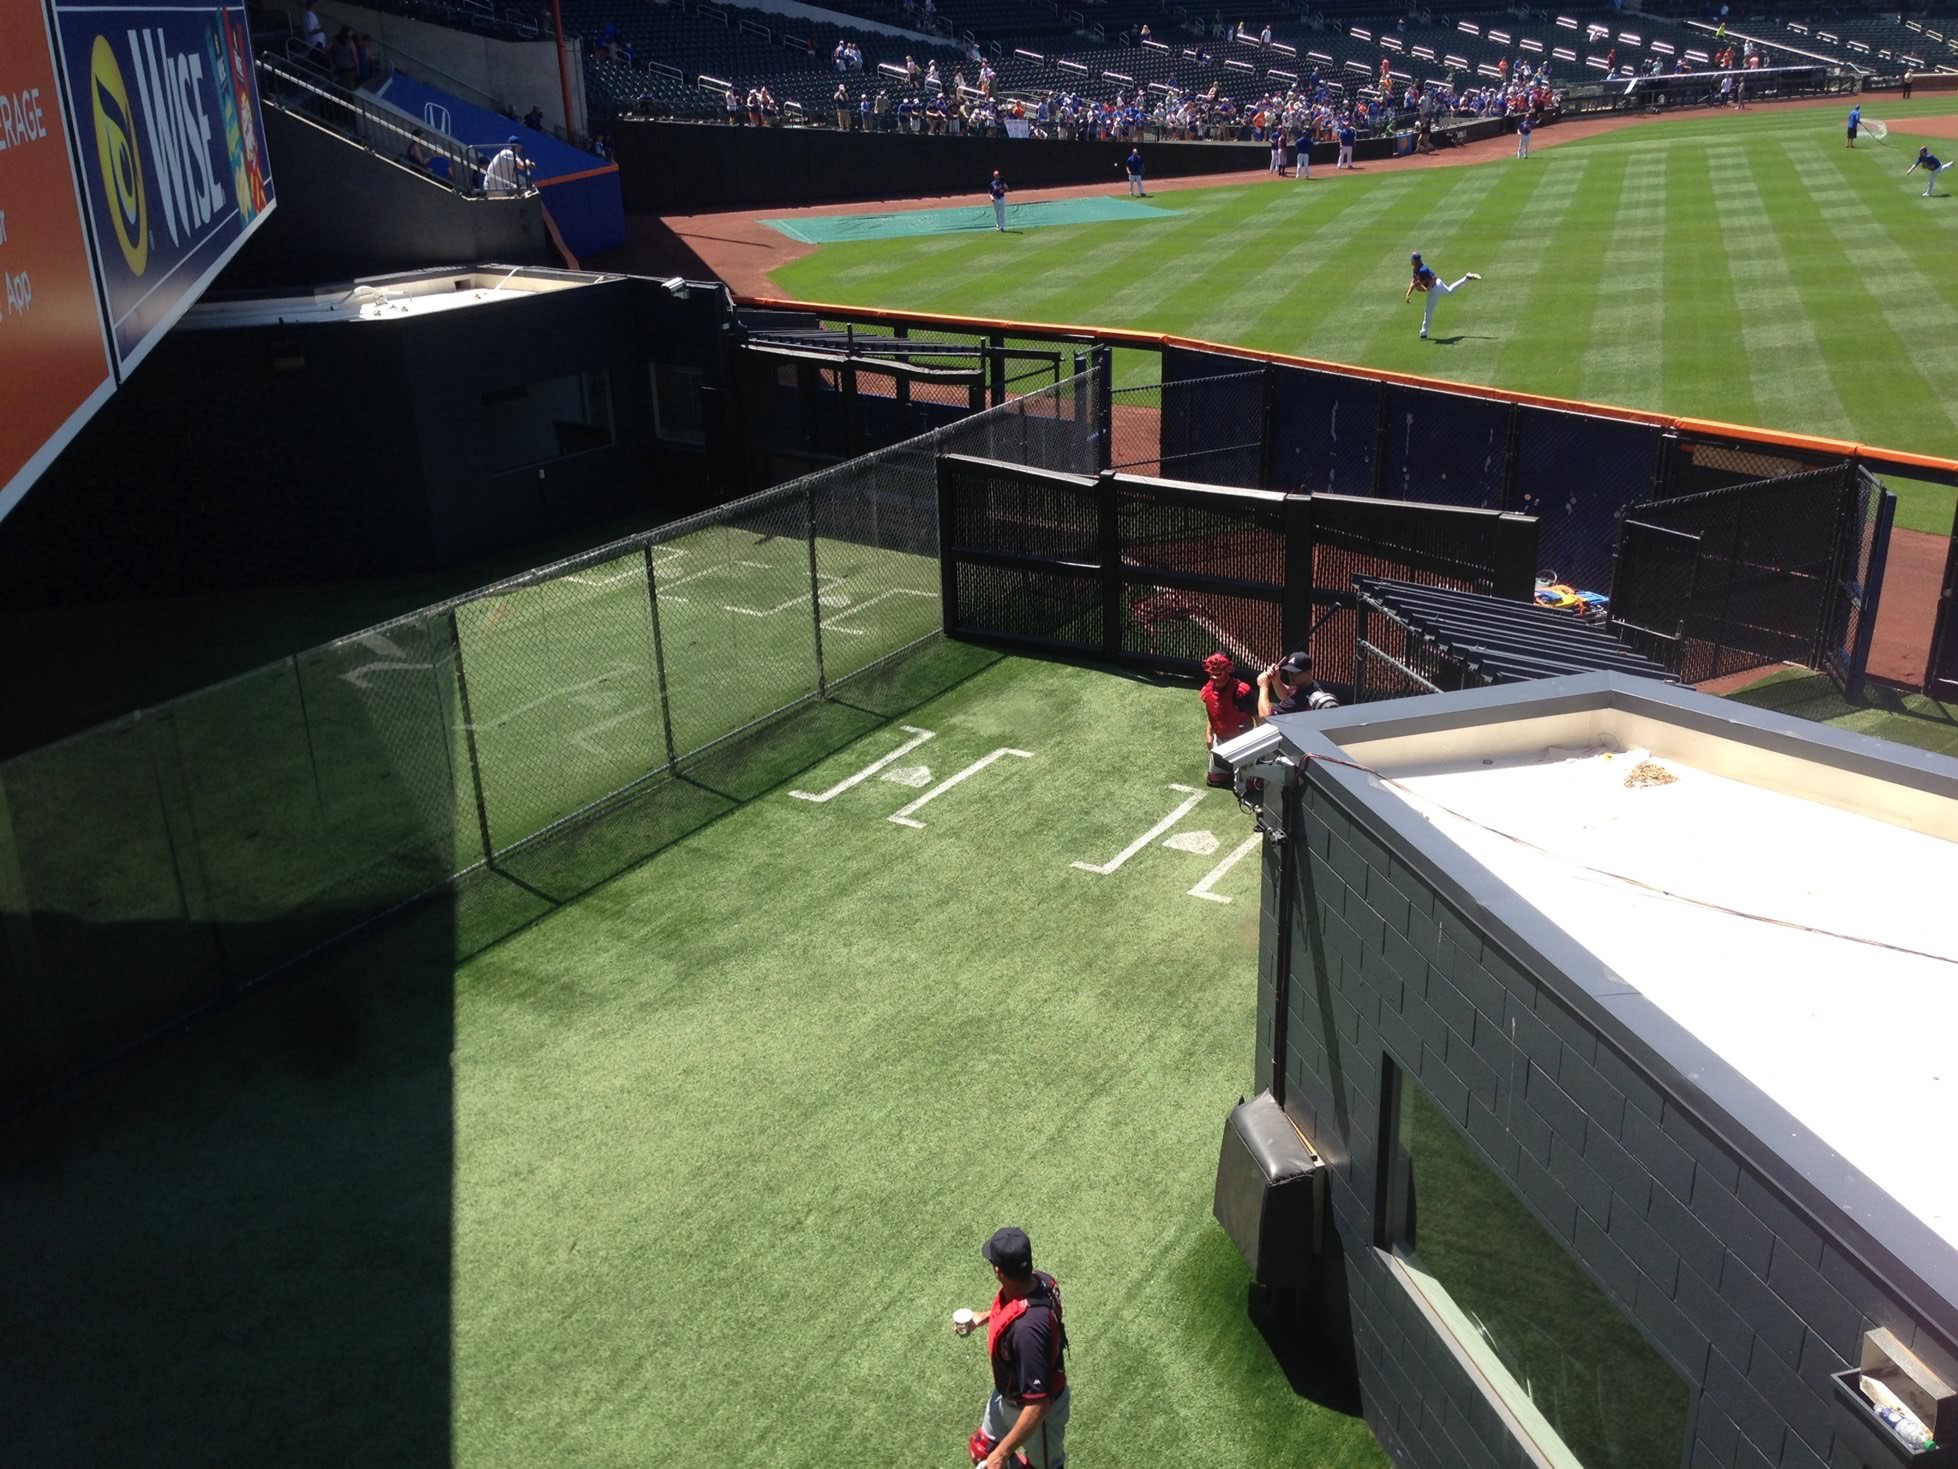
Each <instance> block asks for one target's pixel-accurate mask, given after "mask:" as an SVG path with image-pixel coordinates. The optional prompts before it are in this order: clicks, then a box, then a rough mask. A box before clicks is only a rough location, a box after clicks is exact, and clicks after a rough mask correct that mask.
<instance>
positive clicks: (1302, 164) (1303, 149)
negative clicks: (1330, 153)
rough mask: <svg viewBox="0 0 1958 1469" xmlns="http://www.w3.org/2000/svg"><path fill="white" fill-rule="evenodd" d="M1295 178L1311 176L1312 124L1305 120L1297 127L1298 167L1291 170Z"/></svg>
mask: <svg viewBox="0 0 1958 1469" xmlns="http://www.w3.org/2000/svg"><path fill="white" fill-rule="evenodd" d="M1292 177H1293V178H1295V179H1309V178H1311V177H1312V124H1311V123H1310V122H1306V123H1303V124H1301V125H1300V127H1299V137H1298V167H1297V168H1295V169H1293V170H1292Z"/></svg>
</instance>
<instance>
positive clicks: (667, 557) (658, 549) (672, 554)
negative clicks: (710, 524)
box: [565, 546, 687, 587]
mask: <svg viewBox="0 0 1958 1469" xmlns="http://www.w3.org/2000/svg"><path fill="white" fill-rule="evenodd" d="M652 554H653V571H654V573H655V574H657V573H658V571H659V569H660V568H661V567H662V566H668V565H671V564H672V563H673V562H675V561H677V560H679V559H680V558H681V557H682V556H684V555H686V554H687V553H686V552H685V551H683V550H681V549H680V548H679V547H677V546H655V547H653V551H652ZM644 574H645V567H644V566H641V565H637V564H635V565H632V566H628V567H626V569H625V570H623V571H615V572H613V573H612V574H611V575H610V576H586V575H585V574H584V572H582V571H574V572H572V573H571V574H570V575H569V576H567V577H566V578H565V580H566V581H571V582H576V583H577V584H578V585H579V586H581V587H609V586H611V585H612V583H613V582H617V581H624V580H625V579H626V578H628V577H633V576H643V575H644Z"/></svg>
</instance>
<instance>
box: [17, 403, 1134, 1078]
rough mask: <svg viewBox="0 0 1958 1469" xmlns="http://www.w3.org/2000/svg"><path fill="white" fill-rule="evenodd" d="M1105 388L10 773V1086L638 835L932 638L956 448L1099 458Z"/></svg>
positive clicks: (808, 481) (57, 749)
mask: <svg viewBox="0 0 1958 1469" xmlns="http://www.w3.org/2000/svg"><path fill="white" fill-rule="evenodd" d="M1093 387H1094V384H1093V381H1092V379H1091V378H1084V379H1075V378H1068V379H1065V380H1063V381H1062V382H1061V383H1060V384H1059V385H1058V386H1054V387H1050V388H1048V389H1046V390H1045V391H1043V392H1041V393H1037V394H1031V395H1028V396H1027V397H1025V398H1021V399H1018V400H1015V401H1013V402H1010V403H1007V404H1005V405H1003V406H1001V407H999V408H997V409H993V410H990V411H988V412H985V413H982V414H978V415H974V416H973V417H970V418H967V419H965V420H962V421H961V422H959V423H957V424H955V425H953V426H951V427H950V428H948V429H944V430H940V431H938V432H936V433H934V434H932V435H928V436H925V437H924V438H922V439H918V440H914V441H910V442H907V443H903V444H898V445H894V446H892V447H890V448H888V449H885V450H883V451H881V452H879V453H877V454H874V455H871V456H868V457H866V458H863V459H859V460H855V461H852V462H850V463H847V464H844V465H840V466H837V467H835V468H832V469H827V470H824V471H822V472H820V473H817V474H814V475H810V476H807V477H805V478H803V479H800V480H796V481H794V482H792V483H789V484H786V485H783V486H780V487H778V488H776V489H773V490H768V491H764V492H763V493H762V494H760V495H755V496H751V497H749V498H748V499H746V500H742V501H737V502H735V503H733V504H731V505H727V506H724V507H721V508H720V509H717V510H713V511H710V512H707V513H706V514H703V515H698V516H694V517H692V518H690V519H688V520H683V521H679V522H676V523H674V524H672V525H668V526H664V527H662V528H660V529H659V530H656V531H652V532H649V533H646V534H643V535H639V536H635V537H632V538H631V539H629V540H625V541H621V542H617V543H615V544H612V545H608V546H605V547H602V548H599V549H596V550H593V551H591V552H587V553H585V554H582V555H580V556H577V557H574V558H571V559H569V560H566V561H563V562H559V563H556V564H554V565H551V566H547V567H542V568H539V569H537V570H535V571H532V572H529V573H526V574H524V575H522V576H519V577H514V578H511V579H509V580H507V581H504V582H501V583H498V584H497V585H495V586H492V587H488V588H484V589H483V590H481V591H478V592H475V593H471V594H470V595H468V596H466V597H463V598H460V599H458V600H456V601H454V602H452V603H447V604H444V605H442V606H439V607H435V608H431V609H429V610H427V611H425V612H421V613H418V614H416V615H414V616H412V617H406V618H402V619H400V620H398V621H395V622H392V623H388V624H386V625H384V626H381V627H377V628H373V629H370V630H368V631H367V632H364V633H361V634H359V635H358V636H355V637H350V638H346V639H342V640H340V641H338V642H334V643H331V644H327V645H325V646H322V647H318V648H313V649H309V650H308V651H306V652H303V653H300V654H298V655H296V656H294V657H291V658H286V659H282V660H280V661H279V662H277V663H275V664H271V665H269V666H267V667H264V668H261V669H258V670H256V671H254V672H251V673H248V674H246V675H244V676H242V677H239V678H236V679H233V680H231V681H229V682H227V683H223V684H219V685H217V686H214V687H212V688H209V689H205V690H203V691H201V692H199V693H196V694H192V695H189V696H187V697H185V698H182V699H178V700H176V701H173V702H172V703H170V704H167V705H164V706H161V707H159V708H155V709H150V710H145V711H143V712H142V713H141V714H140V715H136V716H133V717H130V718H127V719H123V720H119V721H117V722H115V723H113V724H109V725H105V726H102V727H100V728H97V729H94V730H90V731H87V732H85V733H83V734H80V735H77V736H75V737H73V738H71V739H68V740H65V741H63V742H61V743H59V744H56V745H52V746H49V747H46V748H44V749H41V750H37V751H33V752H30V753H27V754H24V755H21V756H18V757H16V758H14V759H12V760H9V761H7V762H6V763H5V764H4V765H0V1037H4V1040H0V1063H4V1067H5V1069H4V1071H0V1106H6V1105H8V1104H11V1103H16V1102H18V1101H20V1100H22V1099H24V1098H26V1097H29V1096H31V1095H33V1094H35V1093H37V1092H39V1091H42V1090H44V1089H45V1088H47V1087H48V1086H49V1085H51V1084H53V1083H54V1082H56V1081H58V1080H59V1079H61V1078H62V1077H65V1076H68V1075H72V1074H73V1073H74V1072H76V1071H77V1070H79V1069H80V1068H83V1067H85V1066H87V1065H89V1064H91V1063H93V1062H95V1061H98V1060H100V1059H102V1058H104V1057H106V1056H109V1055H111V1054H113V1053H115V1052H116V1051H118V1050H120V1049H122V1048H124V1047H126V1046H128V1045H130V1044H132V1043H134V1042H136V1041H138V1040H140V1039H142V1038H143V1037H145V1036H147V1035H149V1034H151V1033H153V1032H155V1031H157V1030H159V1029H161V1028H163V1027H165V1026H168V1025H170V1024H172V1023H174V1022H177V1021H179V1020H181V1019H183V1018H184V1017H185V1016H187V1015H189V1014H190V1013H192V1012H194V1011H196V1010H197V1009H199V1008H200V1007H203V1006H205V1005H208V1004H210V1003H212V1002H214V1001H216V1000H218V999H220V998H222V997H223V996H225V995H227V994H229V993H231V992H234V991H236V990H238V989H239V988H241V987H243V986H246V985H249V984H251V983H252V982H254V981H255V980H257V979H259V978H261V977H263V976H264V975H266V974H268V973H270V972H272V971H274V970H276V969H278V968H280V967H282V966H284V965H287V964H289V963H291V962H293V961H294V960H296V959H299V958H301V957H303V956H304V955H306V954H307V953H309V952H311V951H312V950H314V949H316V948H318V947H319V946H321V945H322V944H325V943H327V942H329V941H330V940H332V939H334V938H336V937H338V936H341V935H344V934H347V933H349V932H351V931H353V930H356V929H358V928H360V927H362V926H363V925H365V924H367V923H370V922H371V921H373V920H374V919H376V918H378V917H380V916H381V915H383V914H386V913H388V912H390V911H392V910H394V909H397V908H399V907H401V906H403V905H404V904H407V903H409V902H411V901H413V900H414V899H416V898H418V897H420V896H423V895H426V894H428V893H430V892H432V891H434V890H436V889H439V888H441V887H442V886H443V885H444V884H447V883H450V882H451V881H452V880H453V879H456V878H458V877H461V876H464V875H473V874H476V873H478V872H480V871H483V870H488V871H490V872H494V873H511V872H516V871H518V870H519V866H521V865H523V864H529V865H530V866H533V867H535V866H538V865H540V864H538V863H537V861H536V858H537V856H538V854H539V853H540V852H542V851H544V850H545V844H544V839H545V838H546V837H551V838H553V844H552V848H553V849H555V839H556V838H557V837H559V836H560V835H562V837H563V839H564V840H565V841H566V842H567V843H582V844H585V845H588V846H589V845H592V844H594V843H597V844H598V845H605V846H607V849H608V850H607V854H606V860H613V858H615V857H616V859H617V861H618V863H619V865H623V863H625V862H629V861H631V860H636V858H637V857H638V856H643V855H644V851H643V850H639V851H634V850H628V848H629V847H630V846H631V842H632V841H633V840H637V839H638V838H637V837H636V836H633V837H625V838H618V839H613V838H610V837H608V838H605V839H604V840H603V841H602V842H600V841H599V840H598V838H597V837H596V836H595V835H594V834H595V833H597V832H599V831H600V830H602V829H613V828H618V827H619V826H620V823H611V822H607V823H594V822H593V821H592V818H594V817H596V816H598V815H601V814H605V813H611V812H622V811H624V810H625V809H626V808H628V807H629V806H633V803H637V802H640V801H641V800H642V798H645V797H646V796H647V795H648V793H651V792H655V791H660V790H667V789H672V790H676V791H678V790H684V789H688V787H687V784H686V782H676V781H675V780H674V779H673V777H675V776H676V775H678V774H680V773H689V774H691V773H694V772H697V771H700V770H705V769H707V768H708V767H709V764H710V762H719V761H721V760H722V752H725V751H728V750H732V749H734V748H736V746H735V744H734V743H733V742H734V741H735V740H736V737H738V736H741V735H743V734H744V733H747V732H749V731H754V730H757V729H759V728H761V727H763V726H770V725H772V723H773V722H774V721H775V720H777V719H778V718H780V717H781V716H784V715H786V714H788V713H790V712H791V711H794V710H796V709H798V708H800V707H802V706H805V705H808V704H810V703H811V702H812V701H814V700H816V699H818V698H819V697H820V696H821V695H823V694H825V693H833V692H836V691H837V690H838V689H839V688H845V689H847V688H849V687H851V686H852V685H853V683H854V681H855V680H857V679H858V678H860V677H866V678H867V677H869V676H871V675H873V674H874V672H875V671H876V670H878V669H879V668H882V667H884V666H885V665H888V664H890V663H892V661H893V660H894V659H896V658H897V657H898V656H899V655H900V654H902V653H903V652H904V651H905V650H907V649H909V648H911V647H913V646H915V645H917V644H918V643H919V642H921V641H923V640H925V639H927V638H931V637H933V636H936V635H937V634H938V632H939V631H940V629H941V627H942V625H943V622H942V610H941V579H940V571H939V560H938V547H939V526H938V500H937V490H936V461H937V457H938V455H939V454H940V453H943V452H948V451H960V450H969V451H972V452H976V453H981V454H984V455H987V456H989V457H992V458H998V459H1006V460H1009V461H1014V462H1019V463H1025V464H1033V465H1038V466H1047V467H1052V468H1055V469H1088V470H1092V469H1093V468H1094V467H1095V466H1096V464H1097V462H1098V456H1099V452H1100V445H1099V443H1098V440H1097V435H1096V413H1095V411H1094V410H1095V393H1094V391H1093ZM1062 580H1063V579H1062V578H1059V577H1054V576H1049V577H1047V578H1045V584H1044V585H1042V586H1040V587H1037V588H1035V592H1036V595H1035V596H1033V597H1032V598H1031V599H1029V600H1030V602H1031V604H1033V605H1039V606H1044V607H1045V608H1046V610H1045V611H1042V612H1041V613H1040V614H1039V615H1040V618H1041V619H1042V621H1041V625H1042V626H1047V627H1054V626H1064V625H1065V624H1066V622H1067V621H1068V620H1069V619H1070V618H1072V617H1075V616H1078V615H1080V608H1079V607H1074V608H1073V610H1069V608H1070V606H1071V605H1072V604H1069V603H1068V602H1067V595H1068V594H1067V590H1066V589H1065V588H1064V587H1063V586H1062V585H1061V584H1060V583H1061V582H1062ZM1056 608H1058V609H1060V610H1059V611H1058V612H1057V611H1056V610H1054V609H1056ZM1100 610H1101V602H1100V597H1099V593H1098V591H1096V590H1095V588H1094V587H1093V586H1092V585H1091V586H1090V589H1089V594H1088V598H1087V604H1086V612H1087V615H1088V616H1090V617H1099V615H1100ZM715 768H716V769H718V768H719V767H718V766H716V767H715ZM676 799H678V798H677V797H676ZM634 809H637V808H636V807H634ZM622 822H623V825H624V826H627V827H631V828H632V830H633V831H635V832H638V831H641V830H643V831H645V832H647V833H650V832H651V831H652V830H653V829H654V827H656V826H657V825H658V823H657V822H655V821H652V820H648V821H646V822H645V823H643V826H635V825H634V824H633V823H632V822H630V821H624V819H623V818H622ZM648 839H651V838H650V837H649V838H648ZM612 849H616V851H613V850H612ZM647 850H650V848H648V849H647ZM607 870H611V871H616V870H618V869H617V866H613V867H611V868H609V869H607ZM539 901H544V899H543V898H542V897H540V899H539Z"/></svg>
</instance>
